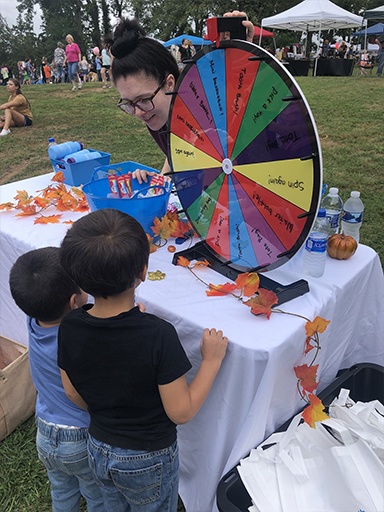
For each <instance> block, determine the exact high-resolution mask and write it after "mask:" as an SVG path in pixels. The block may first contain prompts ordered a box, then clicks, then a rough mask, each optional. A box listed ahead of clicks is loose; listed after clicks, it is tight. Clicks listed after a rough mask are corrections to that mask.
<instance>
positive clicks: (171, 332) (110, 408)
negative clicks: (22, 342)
mask: <svg viewBox="0 0 384 512" xmlns="http://www.w3.org/2000/svg"><path fill="white" fill-rule="evenodd" d="M148 257H149V245H148V240H147V237H146V234H145V232H144V230H143V228H142V227H141V225H140V224H139V223H138V222H137V221H136V220H135V219H133V218H132V217H130V216H129V215H126V214H125V213H122V212H120V211H117V210H112V209H103V210H98V211H95V212H92V213H90V214H88V215H87V216H85V217H83V218H81V219H79V220H78V221H76V222H75V223H74V224H73V226H72V228H71V229H70V230H69V231H68V233H67V235H66V236H65V238H64V240H63V243H62V246H61V263H62V265H63V267H64V268H65V270H66V271H67V272H68V273H69V275H70V276H71V277H72V279H73V280H74V281H75V282H76V283H77V284H78V285H79V286H80V287H81V288H82V289H84V290H85V291H87V292H88V293H89V294H91V295H93V297H94V300H95V303H94V305H92V304H89V305H87V306H84V307H83V308H80V309H78V310H74V311H72V312H70V313H69V314H68V315H67V316H66V317H65V319H64V320H63V322H62V324H61V326H60V331H59V366H60V367H61V369H62V372H61V373H62V378H63V383H64V388H65V390H66V392H67V395H68V397H70V398H71V399H72V400H74V401H75V403H77V404H78V405H82V406H84V405H85V404H87V406H88V410H89V413H90V416H91V424H90V430H89V432H90V435H89V443H88V450H89V457H90V461H91V467H92V469H93V471H94V474H95V476H96V478H97V480H98V481H99V483H100V485H101V489H102V492H103V496H104V503H105V506H106V508H107V509H108V510H111V511H112V510H113V512H127V511H130V512H136V511H144V510H145V512H155V511H161V512H166V511H168V512H175V511H176V509H177V498H178V465H179V463H178V447H177V440H176V425H177V424H180V423H185V422H187V421H189V420H190V419H191V418H192V417H193V416H194V415H195V414H196V413H197V411H198V410H199V408H200V407H201V405H202V404H203V403H204V401H205V399H206V397H207V395H208V393H209V391H210V389H211V386H212V384H213V381H214V379H215V377H216V375H217V373H218V371H219V369H220V366H221V362H222V360H223V358H224V356H225V352H226V347H227V343H228V340H227V338H226V337H225V336H223V333H222V332H221V331H216V329H205V330H204V334H203V337H202V341H201V353H202V363H201V366H200V369H199V370H198V372H197V374H196V376H195V378H194V379H193V380H192V382H191V383H190V384H187V381H186V378H185V374H186V373H187V372H188V370H189V369H190V368H191V364H190V362H189V360H188V358H187V356H186V354H185V352H184V349H183V347H182V346H181V343H180V341H179V338H178V335H177V333H176V330H175V328H174V327H173V326H172V325H171V324H170V323H168V322H166V321H164V320H162V319H160V318H158V317H156V316H154V315H151V314H147V313H142V312H141V311H140V310H139V308H138V307H137V306H135V304H134V291H135V288H136V286H138V284H140V282H141V281H144V280H145V276H146V273H147V265H148Z"/></svg>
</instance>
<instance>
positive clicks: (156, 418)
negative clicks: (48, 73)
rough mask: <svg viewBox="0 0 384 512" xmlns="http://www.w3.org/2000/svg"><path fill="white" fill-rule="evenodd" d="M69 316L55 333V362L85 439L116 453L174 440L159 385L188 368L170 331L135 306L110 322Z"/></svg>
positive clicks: (83, 314) (82, 311) (78, 313)
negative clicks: (75, 397)
mask: <svg viewBox="0 0 384 512" xmlns="http://www.w3.org/2000/svg"><path fill="white" fill-rule="evenodd" d="M91 307H92V305H87V306H85V307H84V308H79V309H75V310H73V311H71V312H70V313H69V314H68V315H66V316H65V317H64V319H63V321H62V323H61V325H60V328H59V338H58V340H59V350H58V363H59V366H60V368H62V369H63V370H64V371H65V372H66V373H67V375H68V377H69V379H70V381H71V383H72V384H73V386H74V387H75V389H76V390H77V392H78V393H79V394H80V395H81V397H82V398H83V400H84V401H85V403H86V404H87V405H88V410H89V413H90V416H91V424H90V429H89V432H90V434H91V435H92V436H93V437H95V439H98V440H99V441H101V442H104V443H108V444H110V445H112V446H118V447H120V448H130V449H133V450H146V451H154V450H159V449H162V448H166V447H168V446H170V445H171V444H172V443H173V442H174V441H175V440H176V426H175V424H174V423H173V422H172V421H171V420H170V419H169V418H168V416H167V415H166V413H165V411H164V408H163V405H162V402H161V398H160V394H159V390H158V385H159V384H160V385H161V384H168V383H170V382H173V381H174V380H176V379H178V378H179V377H181V376H182V375H184V374H185V373H186V372H187V371H188V370H189V369H190V368H191V364H190V362H189V360H188V358H187V356H186V354H185V352H184V349H183V347H182V346H181V343H180V341H179V338H178V335H177V333H176V330H175V328H174V327H173V326H172V325H171V324H170V323H168V322H166V321H165V320H162V319H160V318H158V317H156V316H154V315H150V314H148V313H141V312H140V310H139V308H137V307H135V308H133V309H131V310H130V311H128V312H125V313H121V314H120V315H117V316H115V317H112V318H95V317H93V316H91V315H90V314H89V313H88V312H87V309H89V308H91Z"/></svg>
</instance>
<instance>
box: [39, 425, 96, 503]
mask: <svg viewBox="0 0 384 512" xmlns="http://www.w3.org/2000/svg"><path fill="white" fill-rule="evenodd" d="M36 425H37V435H36V446H37V452H38V456H39V459H40V460H41V462H42V463H43V464H44V466H45V467H46V469H47V472H48V478H49V481H50V484H51V496H52V511H53V512H78V511H80V497H81V495H83V496H84V498H85V499H86V501H87V510H88V512H106V509H105V508H104V505H103V497H102V494H101V490H100V488H99V486H98V485H97V483H96V482H95V479H94V477H93V474H92V471H91V470H90V468H89V464H88V451H87V438H88V429H86V428H76V429H74V428H61V427H58V426H57V425H51V424H48V423H46V422H44V421H42V420H41V419H40V418H36Z"/></svg>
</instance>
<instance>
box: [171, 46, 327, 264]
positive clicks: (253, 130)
mask: <svg viewBox="0 0 384 512" xmlns="http://www.w3.org/2000/svg"><path fill="white" fill-rule="evenodd" d="M222 44H225V46H220V47H219V48H216V47H215V46H211V47H206V48H205V49H203V50H201V51H200V52H199V53H198V54H197V55H196V57H195V59H194V61H193V62H191V63H189V64H187V66H186V68H185V69H184V70H183V73H182V75H181V77H180V79H179V81H178V83H177V88H176V91H175V94H174V97H173V99H172V105H171V111H170V117H169V129H170V137H169V159H170V165H171V169H172V171H173V172H172V179H173V181H174V184H175V187H176V190H177V192H178V195H179V199H180V202H181V204H182V206H183V208H184V210H185V212H186V214H187V216H188V218H189V220H190V221H191V223H192V225H193V227H194V229H195V230H196V231H197V233H198V234H199V236H200V237H201V238H202V239H203V240H205V243H206V245H207V246H208V248H209V250H210V251H211V252H213V254H214V255H215V256H216V257H217V258H218V259H219V260H220V261H221V262H225V263H226V264H227V265H229V266H231V267H233V268H234V269H237V270H239V271H249V270H250V269H264V270H268V269H272V268H275V267H277V266H279V265H281V264H282V263H284V262H286V261H287V260H288V259H289V258H291V257H292V256H293V255H294V254H295V253H296V252H297V251H298V250H299V248H300V247H301V245H302V244H303V243H304V241H305V239H306V238H307V235H308V233H309V231H310V229H311V227H312V224H313V221H314V217H315V215H316V212H317V207H318V203H319V199H320V192H321V183H322V170H321V167H322V166H321V151H320V146H319V140H318V135H317V131H316V127H315V123H314V120H313V117H312V114H311V112H310V110H309V107H308V104H307V102H306V100H305V98H304V97H303V94H302V92H301V90H300V88H299V87H298V85H297V84H296V82H295V81H294V79H293V78H292V77H291V75H290V74H289V73H287V71H286V70H285V69H284V67H283V66H282V65H281V64H280V63H279V62H278V61H277V60H276V59H275V58H274V57H272V56H271V55H270V54H269V53H268V52H266V51H265V50H263V49H262V48H260V47H258V46H256V45H254V44H251V43H246V42H243V41H237V40H234V41H226V42H225V43H222Z"/></svg>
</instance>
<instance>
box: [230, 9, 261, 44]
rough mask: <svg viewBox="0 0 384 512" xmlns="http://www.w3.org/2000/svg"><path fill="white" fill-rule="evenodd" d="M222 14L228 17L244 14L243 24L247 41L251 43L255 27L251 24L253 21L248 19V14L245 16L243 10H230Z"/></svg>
mask: <svg viewBox="0 0 384 512" xmlns="http://www.w3.org/2000/svg"><path fill="white" fill-rule="evenodd" d="M224 16H226V17H227V16H228V17H231V16H232V17H237V16H245V18H246V19H245V20H244V21H243V25H244V27H245V28H246V30H247V36H246V37H247V41H248V42H250V43H252V41H253V36H254V34H255V27H254V26H253V23H252V22H251V21H249V19H248V16H247V13H245V12H242V11H232V12H226V13H224Z"/></svg>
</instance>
